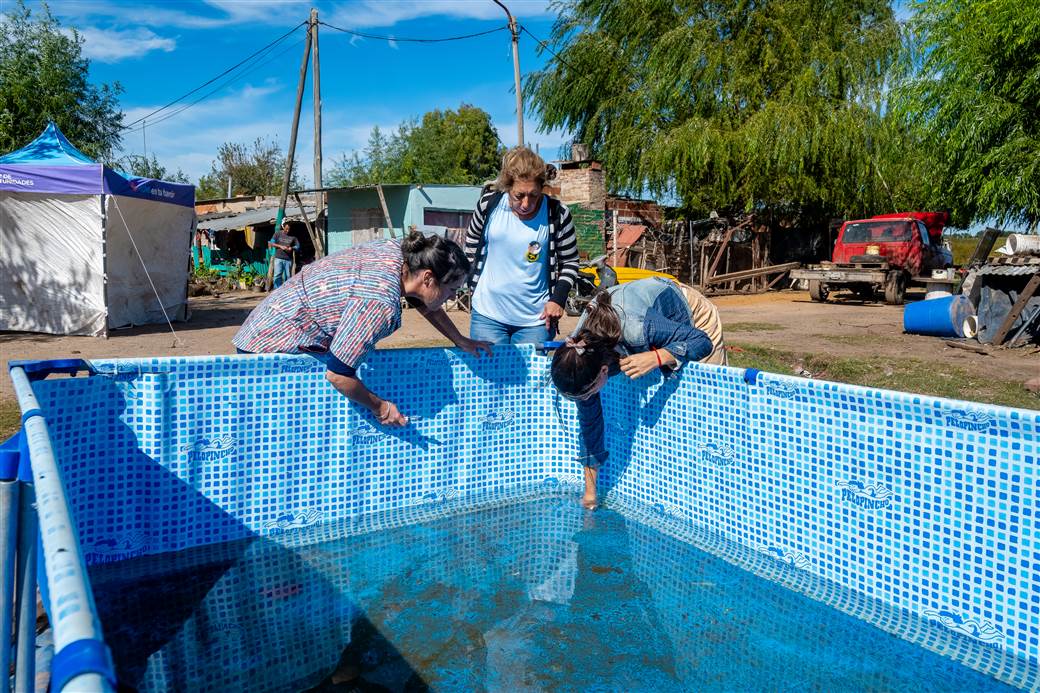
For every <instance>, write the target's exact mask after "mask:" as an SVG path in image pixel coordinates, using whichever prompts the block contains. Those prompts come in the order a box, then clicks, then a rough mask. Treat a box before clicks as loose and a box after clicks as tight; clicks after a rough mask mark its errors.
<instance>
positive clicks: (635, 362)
mask: <svg viewBox="0 0 1040 693" xmlns="http://www.w3.org/2000/svg"><path fill="white" fill-rule="evenodd" d="M658 359H660V361H658ZM675 364H676V360H675V357H674V356H672V355H671V354H670V353H669V352H668V351H667V350H666V349H657V350H651V351H644V352H643V353H641V354H632V355H631V356H626V357H625V358H623V359H621V361H620V364H619V365H620V366H621V372H622V373H624V374H625V375H627V376H628V377H629V378H633V379H634V378H639V377H641V376H644V375H646V374H647V373H649V372H650V371H652V370H654V369H656V368H660V367H661V366H674V365H675Z"/></svg>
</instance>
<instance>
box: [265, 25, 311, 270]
mask: <svg viewBox="0 0 1040 693" xmlns="http://www.w3.org/2000/svg"><path fill="white" fill-rule="evenodd" d="M310 57H311V27H310V25H309V24H308V26H307V36H306V38H305V40H304V44H303V60H302V61H301V62H300V81H299V83H298V84H297V85H296V107H295V108H294V109H293V122H292V131H291V132H290V133H289V151H288V152H287V153H286V155H285V175H284V176H282V194H281V196H280V197H279V198H278V214H277V215H275V220H274V230H275V233H278V230H279V229H280V228H281V224H282V219H284V218H285V200H286V198H288V197H289V179H290V178H291V177H292V167H293V157H294V156H295V155H296V133H297V131H298V130H299V128H300V108H301V107H302V106H303V87H304V85H305V84H306V83H307V63H308V61H309V60H310ZM273 280H274V256H273V255H272V256H271V260H270V261H269V262H268V263H267V285H268V286H272V285H273Z"/></svg>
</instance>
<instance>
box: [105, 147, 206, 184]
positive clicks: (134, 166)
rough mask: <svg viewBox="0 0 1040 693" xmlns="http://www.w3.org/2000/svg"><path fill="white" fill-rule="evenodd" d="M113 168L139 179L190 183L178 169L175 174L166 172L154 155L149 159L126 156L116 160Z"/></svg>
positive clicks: (133, 155)
mask: <svg viewBox="0 0 1040 693" xmlns="http://www.w3.org/2000/svg"><path fill="white" fill-rule="evenodd" d="M115 167H116V168H117V169H119V170H120V171H124V172H125V173H129V174H132V175H135V176H140V177H141V178H153V179H155V180H165V181H169V182H171V183H190V182H191V181H190V180H189V179H188V176H187V175H186V174H185V173H184V171H182V170H180V169H177V171H176V172H173V171H169V170H167V169H166V167H165V166H163V165H162V164H160V163H159V160H158V159H156V158H155V155H154V154H152V156H151V158H149V157H147V156H144V155H143V154H127V155H126V156H123V157H120V158H119V159H117V160H116V162H115Z"/></svg>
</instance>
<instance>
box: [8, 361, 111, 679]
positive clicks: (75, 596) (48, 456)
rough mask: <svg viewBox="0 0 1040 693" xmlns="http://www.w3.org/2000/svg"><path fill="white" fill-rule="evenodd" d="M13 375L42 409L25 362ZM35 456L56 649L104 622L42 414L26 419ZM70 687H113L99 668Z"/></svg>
mask: <svg viewBox="0 0 1040 693" xmlns="http://www.w3.org/2000/svg"><path fill="white" fill-rule="evenodd" d="M11 381H12V382H13V383H14V391H15V395H16V396H17V398H18V405H19V406H20V407H21V410H22V413H23V414H25V413H27V412H29V411H32V410H34V409H35V410H39V403H38V402H37V400H36V395H35V394H34V393H33V391H32V386H31V385H30V384H29V379H28V378H27V377H26V375H25V371H24V370H22V369H21V368H12V369H11ZM23 428H24V430H25V435H26V437H27V441H28V443H29V452H30V457H31V459H32V474H33V482H34V485H35V488H36V513H37V516H38V517H39V523H40V537H41V539H42V542H43V562H44V566H45V568H46V571H47V578H48V597H49V601H50V604H49V606H50V609H49V612H50V618H51V626H52V627H53V629H54V653H55V654H57V653H58V652H60V651H61V650H62V649H63V648H65V647H66V646H67V645H68V644H69V643H71V642H75V641H76V640H82V639H85V638H89V639H93V640H102V634H101V626H100V624H99V623H98V619H97V616H96V614H97V611H96V610H95V608H94V597H93V594H92V593H91V591H90V580H89V579H88V577H87V571H86V568H85V567H84V563H83V554H82V552H81V551H80V546H79V541H77V539H76V528H75V524H74V523H73V522H72V518H71V516H70V514H69V504H68V499H67V498H66V496H65V487H64V485H63V484H62V482H61V475H60V474H59V473H58V465H57V463H56V461H55V459H54V450H53V449H52V447H51V440H50V434H49V433H48V431H47V422H46V421H44V419H43V417H42V416H31V417H29V418H28V419H27V420H26V421H25V423H24V424H23ZM67 688H68V689H69V690H75V691H83V692H84V693H87V692H88V691H89V692H91V693H93V691H110V690H111V689H110V687H109V686H108V684H107V682H106V681H104V679H103V678H102V677H101V676H99V675H97V674H86V675H83V676H78V677H76V678H75V679H73V680H71V681H70V682H69V685H68V686H67Z"/></svg>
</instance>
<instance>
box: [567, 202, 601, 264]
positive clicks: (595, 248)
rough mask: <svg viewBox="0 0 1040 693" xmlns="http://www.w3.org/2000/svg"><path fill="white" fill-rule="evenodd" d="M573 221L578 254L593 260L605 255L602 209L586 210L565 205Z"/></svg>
mask: <svg viewBox="0 0 1040 693" xmlns="http://www.w3.org/2000/svg"><path fill="white" fill-rule="evenodd" d="M567 208H568V209H569V210H571V217H572V218H573V219H574V231H575V233H576V234H577V235H578V253H579V254H580V255H581V256H582V257H588V258H590V259H591V258H594V257H596V256H597V255H602V254H603V253H605V252H606V251H605V249H604V242H603V222H604V219H605V214H606V213H605V212H604V211H603V210H602V209H586V208H585V207H583V206H582V205H579V204H572V205H567Z"/></svg>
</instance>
